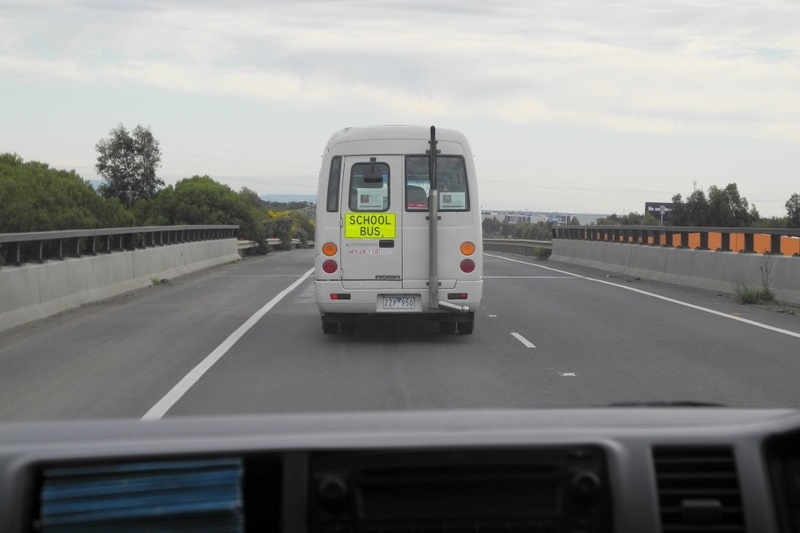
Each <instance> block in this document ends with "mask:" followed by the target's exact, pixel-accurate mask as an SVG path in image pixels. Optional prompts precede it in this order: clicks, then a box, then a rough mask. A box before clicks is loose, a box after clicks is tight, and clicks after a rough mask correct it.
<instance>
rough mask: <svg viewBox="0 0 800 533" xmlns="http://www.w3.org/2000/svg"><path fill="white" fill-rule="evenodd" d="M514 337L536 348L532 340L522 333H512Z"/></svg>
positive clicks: (525, 344) (526, 345)
mask: <svg viewBox="0 0 800 533" xmlns="http://www.w3.org/2000/svg"><path fill="white" fill-rule="evenodd" d="M511 336H512V337H514V338H515V339H517V340H518V341H519V342H521V343H522V344H523V345H524V346H525V347H526V348H536V346H534V345H533V343H532V342H531V341H529V340H528V339H526V338H525V337H523V336H522V335H520V334H519V333H512V334H511Z"/></svg>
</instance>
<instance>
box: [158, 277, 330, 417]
mask: <svg viewBox="0 0 800 533" xmlns="http://www.w3.org/2000/svg"><path fill="white" fill-rule="evenodd" d="M313 272H314V269H313V268H312V269H311V270H309V271H308V272H306V273H305V274H303V275H302V276H301V277H300V279H298V280H297V281H295V282H294V283H292V284H291V285H289V286H288V287H286V288H285V289H283V290H282V291H281V292H280V293H278V295H277V296H275V297H274V298H273V299H272V300H270V301H269V303H267V304H266V305H265V306H264V307H262V308H261V309H259V310H258V311H256V312H255V314H253V316H251V317H250V318H248V319H247V321H246V322H245V323H244V324H242V325H241V326H239V328H238V329H237V330H236V331H234V332H233V333H231V334H230V336H229V337H228V338H227V339H225V340H224V341H223V342H222V344H220V345H219V346H217V347H216V348H215V349H214V351H213V352H211V353H210V354H208V355H207V356H206V358H205V359H203V360H202V361H201V362H200V364H198V365H197V366H196V367H194V368H193V369H192V370H191V372H189V373H188V374H186V375H185V376H184V377H183V379H182V380H180V381H179V382H178V384H177V385H175V386H174V387H172V390H171V391H169V392H168V393H167V394H166V396H164V397H163V398H161V399H160V400H159V401H158V403H157V404H155V405H154V406H153V407H151V408H150V410H149V411H147V413H145V415H144V416H143V417H142V420H160V419H161V418H162V417H163V416H164V415H165V414H167V411H169V410H170V408H172V406H173V405H175V404H176V403H177V402H178V400H180V399H181V397H182V396H183V395H184V394H186V392H187V391H188V390H189V389H190V388H192V385H194V384H195V383H197V381H198V380H199V379H200V378H201V377H203V374H205V373H206V372H207V371H208V369H209V368H211V367H212V366H214V363H216V362H217V361H219V360H220V359H221V358H222V356H223V355H225V354H226V353H227V351H228V350H230V349H231V347H232V346H233V345H234V344H236V341H238V340H239V339H240V338H242V336H244V334H245V333H247V331H248V330H249V329H250V328H252V327H253V326H254V325H256V323H257V322H258V321H259V320H261V318H262V317H263V316H264V315H266V314H267V313H268V312H269V310H270V309H272V308H273V307H275V305H276V304H277V303H278V302H280V301H281V300H283V299H284V298H285V297H286V295H287V294H289V293H290V292H292V291H293V290H294V289H295V288H297V286H298V285H300V284H301V283H303V282H304V281H305V280H306V279H308V277H309V276H310V275H311V274H312V273H313Z"/></svg>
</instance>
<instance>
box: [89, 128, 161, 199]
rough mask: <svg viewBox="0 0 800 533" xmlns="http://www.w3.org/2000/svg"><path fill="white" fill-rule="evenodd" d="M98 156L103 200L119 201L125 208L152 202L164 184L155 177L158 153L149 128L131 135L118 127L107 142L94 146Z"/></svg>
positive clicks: (159, 158)
mask: <svg viewBox="0 0 800 533" xmlns="http://www.w3.org/2000/svg"><path fill="white" fill-rule="evenodd" d="M95 148H96V149H97V151H98V152H99V154H100V155H98V156H97V164H96V165H95V168H96V169H97V173H98V174H100V176H102V177H103V179H104V180H105V183H104V184H103V185H101V187H100V192H101V193H102V194H103V196H105V197H106V198H118V199H119V201H120V202H122V204H123V205H124V206H126V207H132V206H133V205H134V204H135V203H136V202H137V201H139V200H142V199H147V198H152V197H153V196H154V195H155V193H156V191H158V189H159V188H161V187H163V186H164V180H162V179H160V178H159V177H158V176H156V168H158V167H159V166H160V164H161V149H160V148H159V146H158V141H157V140H156V139H155V138H154V137H153V134H152V133H151V132H150V128H143V127H142V126H141V125H137V126H136V127H135V128H134V129H133V131H132V132H130V133H129V132H128V130H126V129H125V126H123V125H122V124H119V125H118V126H117V127H116V128H114V129H112V130H111V131H110V132H109V136H108V138H106V139H101V140H100V141H98V142H97V145H95Z"/></svg>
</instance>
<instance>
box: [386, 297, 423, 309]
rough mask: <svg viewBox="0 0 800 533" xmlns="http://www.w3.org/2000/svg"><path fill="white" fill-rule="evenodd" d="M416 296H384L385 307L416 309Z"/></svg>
mask: <svg viewBox="0 0 800 533" xmlns="http://www.w3.org/2000/svg"><path fill="white" fill-rule="evenodd" d="M416 301H417V300H416V298H414V297H413V296H384V297H383V308H384V309H415V308H416Z"/></svg>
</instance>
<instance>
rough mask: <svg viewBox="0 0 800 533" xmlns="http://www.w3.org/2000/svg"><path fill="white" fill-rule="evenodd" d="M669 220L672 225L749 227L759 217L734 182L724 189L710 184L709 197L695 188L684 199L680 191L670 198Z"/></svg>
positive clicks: (754, 207)
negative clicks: (670, 211)
mask: <svg viewBox="0 0 800 533" xmlns="http://www.w3.org/2000/svg"><path fill="white" fill-rule="evenodd" d="M672 204H673V206H672V213H670V220H671V223H672V225H674V226H718V227H748V226H752V225H753V224H754V223H755V222H757V221H758V220H759V219H760V218H761V217H760V215H759V214H758V210H757V209H756V206H752V207H750V204H749V203H748V202H747V198H745V197H744V196H741V195H740V194H739V188H738V187H737V186H736V184H735V183H729V184H728V185H727V186H726V187H725V188H724V189H720V188H719V187H717V186H715V185H712V186H711V187H709V188H708V196H706V195H705V193H704V192H703V191H702V189H698V190H696V191H694V192H692V194H690V195H689V197H688V198H687V199H686V202H684V201H683V199H682V198H681V195H680V194H676V195H675V196H673V197H672Z"/></svg>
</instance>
